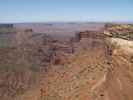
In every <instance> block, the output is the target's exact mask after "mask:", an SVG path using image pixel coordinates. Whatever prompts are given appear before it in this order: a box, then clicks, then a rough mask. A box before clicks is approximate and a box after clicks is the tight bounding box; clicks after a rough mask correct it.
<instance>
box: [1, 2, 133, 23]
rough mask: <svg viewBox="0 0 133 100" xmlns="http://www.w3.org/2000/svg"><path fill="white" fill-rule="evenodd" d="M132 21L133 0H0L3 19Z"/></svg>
mask: <svg viewBox="0 0 133 100" xmlns="http://www.w3.org/2000/svg"><path fill="white" fill-rule="evenodd" d="M49 21H130V22H131V21H132V22H133V0H0V22H2V23H3V22H49Z"/></svg>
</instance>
